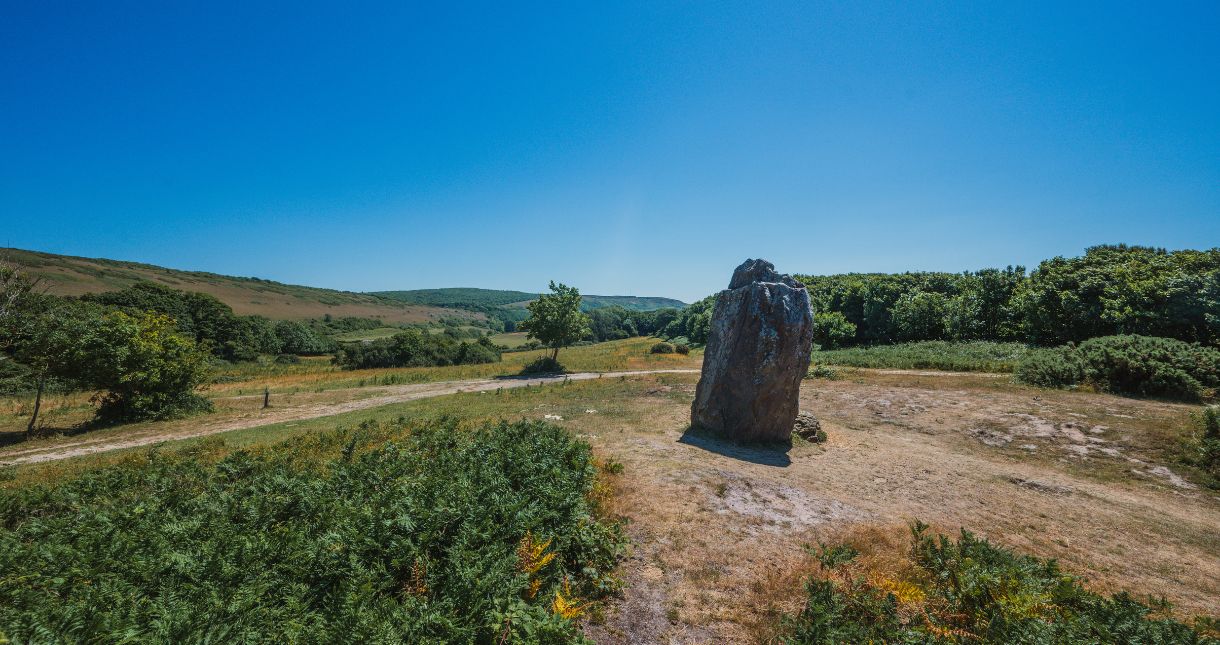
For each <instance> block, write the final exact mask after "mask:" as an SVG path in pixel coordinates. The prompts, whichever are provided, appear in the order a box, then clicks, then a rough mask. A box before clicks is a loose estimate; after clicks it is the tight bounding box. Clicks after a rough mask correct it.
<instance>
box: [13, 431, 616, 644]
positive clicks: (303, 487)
mask: <svg viewBox="0 0 1220 645" xmlns="http://www.w3.org/2000/svg"><path fill="white" fill-rule="evenodd" d="M209 448H210V449H211V450H215V444H209V445H206V446H204V447H202V448H201V449H200V450H199V452H200V455H199V456H193V455H192V453H191V452H183V453H177V454H168V455H165V454H159V453H154V454H150V455H149V457H148V458H147V459H140V460H136V459H132V460H127V461H125V462H124V463H122V464H119V465H115V466H109V467H103V468H99V469H95V470H92V471H88V472H87V473H86V474H84V475H82V476H81V477H80V478H78V479H75V480H70V481H64V482H52V483H47V484H42V485H37V486H34V487H25V488H17V489H5V490H0V571H3V572H4V575H3V576H0V633H3V634H4V635H5V636H7V637H8V639H11V640H12V641H13V642H20V643H26V642H40V643H45V642H154V643H181V642H205V641H207V642H299V643H354V642H365V643H425V642H427V643H441V642H444V643H499V642H512V643H518V642H529V643H571V642H583V641H584V639H583V637H582V636H581V633H580V630H579V628H578V627H577V626H576V625H575V624H574V622H573V620H572V618H574V617H575V616H577V615H579V614H580V613H581V611H582V610H583V609H587V603H588V602H589V601H592V600H596V599H597V598H599V597H601V596H603V595H604V594H605V593H607V592H609V591H612V590H613V588H614V586H615V585H614V583H613V579H612V578H611V572H612V570H613V567H614V564H615V560H616V558H617V556H618V554H619V553H620V552H621V545H622V538H621V533H620V532H619V530H618V529H617V527H616V526H614V525H610V524H607V523H603V522H601V521H598V519H597V518H598V515H599V512H598V509H597V507H596V505H595V502H594V501H591V500H594V499H596V497H595V494H594V485H595V482H596V477H597V476H598V471H597V468H596V465H595V464H594V462H593V460H592V458H591V454H590V448H589V446H588V445H587V444H585V443H583V442H579V441H577V440H575V439H573V438H572V436H571V435H570V434H568V433H567V432H565V431H563V430H562V429H559V428H556V427H554V426H550V425H546V424H542V423H537V422H521V423H517V424H512V425H509V424H500V425H494V426H492V425H488V426H484V427H481V428H478V429H474V430H466V429H463V428H459V427H458V426H457V425H456V423H453V422H441V423H435V424H431V425H428V426H417V427H405V426H402V425H401V424H391V425H378V424H366V425H364V426H362V427H360V428H359V429H355V430H350V431H342V430H341V431H332V432H326V433H320V434H319V435H316V436H314V437H308V438H299V439H295V440H291V441H289V442H288V443H287V444H285V445H279V446H273V447H271V448H270V449H266V450H262V451H257V452H248V451H239V452H236V453H233V454H231V455H229V456H227V457H225V458H223V459H221V460H219V461H218V462H217V461H215V458H214V457H210V455H211V454H213V453H211V452H209ZM34 518H37V519H36V520H35V519H34Z"/></svg>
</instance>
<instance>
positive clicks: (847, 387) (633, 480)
mask: <svg viewBox="0 0 1220 645" xmlns="http://www.w3.org/2000/svg"><path fill="white" fill-rule="evenodd" d="M666 380H667V381H671V382H672V381H673V380H674V378H673V377H669V378H667V379H666ZM687 380H689V382H688V383H682V384H674V385H673V386H672V387H671V388H670V390H668V391H663V392H657V393H655V394H652V395H646V396H644V397H640V404H641V405H643V406H645V409H644V410H642V411H641V413H640V414H639V417H640V418H643V419H647V421H646V422H645V423H644V424H643V425H639V424H635V423H632V422H631V421H630V420H628V421H627V422H620V421H619V420H616V419H612V418H604V419H596V420H595V419H589V418H579V419H573V420H572V421H571V422H570V424H569V425H571V426H572V427H574V428H580V429H581V430H582V431H584V432H586V433H587V434H588V435H589V438H590V440H591V441H592V442H593V443H594V445H595V446H597V447H598V449H599V450H600V451H601V452H603V453H604V454H607V455H610V456H613V457H614V458H616V459H618V460H620V461H622V462H623V463H624V464H625V466H626V470H625V473H624V475H623V476H622V477H620V478H619V479H620V482H619V489H620V490H619V495H618V498H617V502H616V504H617V508H618V509H620V512H622V513H623V514H624V515H625V516H627V517H629V518H630V519H631V520H632V524H631V529H630V531H631V533H632V536H633V537H634V538H635V539H636V541H637V545H638V546H637V549H636V552H635V553H634V555H633V556H632V558H631V559H630V560H629V562H628V563H627V565H626V567H625V570H626V573H625V578H626V581H627V585H628V586H627V590H626V592H625V598H624V600H623V601H622V603H621V605H620V606H619V607H618V608H617V609H612V610H611V611H610V612H609V613H608V619H607V620H606V621H605V623H604V624H598V625H592V626H590V628H589V631H590V633H591V635H593V636H594V637H595V638H596V639H597V640H598V642H610V643H646V642H647V643H651V642H673V643H712V642H751V641H754V640H756V639H757V638H758V634H759V625H760V624H761V623H763V622H765V621H766V620H767V619H768V618H769V617H772V616H771V612H772V611H773V606H772V603H773V601H776V600H777V598H775V597H774V596H773V595H772V594H773V592H774V590H773V589H768V587H767V585H766V584H764V582H765V581H767V580H774V579H776V578H782V577H783V575H784V574H785V573H786V572H788V571H790V570H791V569H792V568H794V567H796V566H799V564H800V563H801V562H802V560H803V559H804V556H803V554H802V551H801V545H802V544H804V543H809V542H816V540H818V539H819V538H822V539H826V538H827V537H828V536H830V535H832V534H835V533H837V532H840V531H841V530H842V529H843V528H844V527H845V526H850V525H853V524H861V523H867V524H875V525H880V526H893V525H901V524H903V523H905V522H907V521H910V520H913V519H916V518H918V519H921V520H923V521H925V522H930V523H932V524H934V525H936V526H938V527H940V528H941V529H943V530H946V531H956V530H957V528H958V527H965V528H968V529H971V530H973V531H975V532H977V533H980V534H982V535H984V536H986V537H988V538H989V539H992V540H994V541H996V542H999V543H1003V544H1006V545H1009V546H1012V547H1016V548H1018V549H1020V550H1023V551H1025V552H1029V553H1033V554H1037V555H1040V556H1049V557H1056V558H1060V559H1061V560H1062V561H1063V562H1064V564H1065V566H1066V567H1067V568H1068V569H1069V570H1071V571H1073V572H1076V573H1078V574H1082V575H1085V576H1086V577H1087V578H1089V579H1090V580H1091V585H1092V586H1093V587H1095V588H1100V589H1103V590H1109V591H1117V590H1119V589H1129V590H1132V591H1133V592H1135V593H1137V594H1155V595H1164V596H1166V597H1167V598H1169V599H1170V600H1171V601H1173V602H1174V603H1175V604H1176V605H1178V607H1179V608H1180V609H1181V610H1182V612H1183V614H1186V615H1189V614H1194V613H1203V614H1210V615H1215V614H1217V613H1220V583H1218V582H1217V580H1220V500H1218V499H1217V496H1216V495H1215V494H1214V493H1211V492H1206V491H1203V490H1201V489H1196V488H1193V486H1191V485H1189V484H1188V483H1187V482H1184V480H1183V481H1178V480H1177V479H1176V478H1177V475H1173V476H1172V477H1171V476H1167V475H1163V474H1158V473H1162V471H1163V472H1165V473H1169V474H1170V475H1172V474H1173V471H1172V470H1171V468H1169V467H1168V466H1172V464H1166V463H1155V462H1156V460H1157V459H1159V458H1160V457H1161V454H1160V453H1159V452H1158V450H1156V449H1155V447H1154V446H1152V444H1153V443H1155V442H1156V441H1159V440H1160V437H1162V436H1163V435H1165V434H1166V433H1168V432H1169V431H1168V430H1167V428H1169V427H1171V426H1173V425H1174V424H1175V423H1185V422H1186V421H1187V419H1188V415H1189V411H1190V410H1191V408H1190V406H1185V405H1178V404H1168V403H1159V402H1148V401H1135V400H1131V399H1121V398H1117V397H1111V396H1105V395H1095V394H1080V393H1069V392H1043V391H1037V390H1030V389H1026V388H1019V387H1016V386H1012V385H1011V384H1007V383H1002V382H1001V383H997V382H996V379H994V378H991V377H988V376H985V375H984V376H977V375H953V378H947V377H941V376H940V375H937V376H935V377H932V378H916V377H914V376H913V375H899V374H893V373H892V372H890V373H888V374H879V375H871V374H866V375H865V378H863V379H859V380H858V381H856V382H852V381H806V383H805V386H804V388H803V391H802V408H803V409H805V410H808V411H811V412H813V413H815V414H816V415H818V416H819V417H820V418H821V420H822V422H823V428H824V429H826V431H827V433H828V434H829V442H828V443H827V444H825V445H824V446H823V445H814V444H799V445H798V446H797V447H795V448H794V449H793V450H791V451H790V452H789V453H788V454H786V455H782V454H778V453H776V452H771V451H766V450H753V451H752V450H749V449H742V448H739V447H736V446H730V445H726V444H718V443H717V442H715V441H713V440H708V439H704V440H700V441H689V440H683V439H682V438H683V432H684V430H685V429H686V421H687V416H686V415H687V414H688V407H687V406H688V405H689V401H690V396H691V392H692V390H693V381H694V379H693V378H690V379H687ZM903 380H905V381H906V382H902V381H903ZM654 391H655V390H654ZM646 392H647V390H646ZM980 428H981V429H986V430H987V432H988V433H989V434H984V435H980V433H979V432H978V430H979V429H980ZM987 437H1004V438H1008V437H1011V439H1005V440H1001V441H998V442H997V441H986V440H984V439H985V438H987ZM785 463H786V465H784V464H785ZM1141 472H1143V473H1146V474H1145V475H1140V474H1139V473H1141ZM1183 483H1186V484H1187V485H1186V486H1183V485H1182V484H1183ZM788 591H789V593H791V594H794V593H796V592H797V591H798V590H797V589H796V588H792V589H790V590H788ZM789 597H791V596H789ZM778 600H781V601H782V600H783V599H782V598H781V599H778ZM658 603H660V604H659V605H658Z"/></svg>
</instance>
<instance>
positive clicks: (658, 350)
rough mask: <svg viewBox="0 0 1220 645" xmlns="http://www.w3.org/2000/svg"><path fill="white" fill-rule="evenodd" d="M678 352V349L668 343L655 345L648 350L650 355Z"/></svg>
mask: <svg viewBox="0 0 1220 645" xmlns="http://www.w3.org/2000/svg"><path fill="white" fill-rule="evenodd" d="M676 351H678V349H677V348H676V347H674V345H673V343H666V342H660V343H654V344H653V346H652V347H650V348H649V349H648V352H649V353H650V354H673V353H674V352H676Z"/></svg>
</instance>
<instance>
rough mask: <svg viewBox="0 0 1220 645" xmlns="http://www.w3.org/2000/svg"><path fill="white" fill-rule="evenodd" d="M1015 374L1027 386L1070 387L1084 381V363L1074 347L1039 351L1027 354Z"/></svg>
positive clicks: (1018, 364)
mask: <svg viewBox="0 0 1220 645" xmlns="http://www.w3.org/2000/svg"><path fill="white" fill-rule="evenodd" d="M1014 373H1015V377H1016V379H1017V380H1018V381H1020V382H1021V383H1025V384H1026V385H1036V386H1038V387H1070V386H1073V385H1076V384H1078V383H1080V382H1081V381H1083V380H1084V361H1082V360H1081V358H1080V355H1079V354H1078V353H1077V352H1076V347H1075V346H1074V345H1073V346H1065V347H1055V348H1052V349H1038V350H1033V351H1031V352H1029V353H1028V354H1026V355H1025V357H1024V358H1022V359H1021V362H1020V363H1017V368H1016V370H1014Z"/></svg>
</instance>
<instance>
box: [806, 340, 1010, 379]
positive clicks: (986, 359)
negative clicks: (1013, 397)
mask: <svg viewBox="0 0 1220 645" xmlns="http://www.w3.org/2000/svg"><path fill="white" fill-rule="evenodd" d="M1028 351H1029V347H1027V346H1026V345H1024V344H1021V343H993V342H988V341H969V342H948V341H941V340H933V341H923V342H918V343H900V344H897V345H879V346H875V347H851V348H847V349H834V350H828V351H816V352H814V353H813V364H814V365H842V366H847V367H872V368H889V369H930V370H945V371H950V372H1012V371H1013V370H1014V369H1015V368H1016V365H1017V362H1018V361H1020V360H1021V357H1022V356H1024V355H1025V354H1026V353H1027V352H1028Z"/></svg>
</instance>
